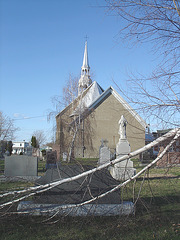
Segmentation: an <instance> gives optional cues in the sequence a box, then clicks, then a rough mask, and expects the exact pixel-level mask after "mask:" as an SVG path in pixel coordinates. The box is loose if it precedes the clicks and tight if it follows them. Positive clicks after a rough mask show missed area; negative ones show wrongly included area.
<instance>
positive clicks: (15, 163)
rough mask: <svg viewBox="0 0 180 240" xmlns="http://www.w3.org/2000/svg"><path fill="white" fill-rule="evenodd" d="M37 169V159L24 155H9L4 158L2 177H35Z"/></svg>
mask: <svg viewBox="0 0 180 240" xmlns="http://www.w3.org/2000/svg"><path fill="white" fill-rule="evenodd" d="M37 168H38V161H37V157H31V156H26V155H22V156H21V155H11V156H6V157H5V171H4V175H5V176H6V177H15V176H37Z"/></svg>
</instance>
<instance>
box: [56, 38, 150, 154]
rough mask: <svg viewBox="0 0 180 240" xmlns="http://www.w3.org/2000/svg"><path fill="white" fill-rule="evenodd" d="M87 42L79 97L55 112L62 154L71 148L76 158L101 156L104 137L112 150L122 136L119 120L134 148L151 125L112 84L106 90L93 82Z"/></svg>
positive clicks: (141, 144)
mask: <svg viewBox="0 0 180 240" xmlns="http://www.w3.org/2000/svg"><path fill="white" fill-rule="evenodd" d="M89 70H90V67H89V63H88V54H87V42H86V45H85V51H84V59H83V65H82V67H81V77H80V79H79V85H78V97H77V98H76V99H75V100H74V101H73V102H72V103H71V104H69V105H68V106H67V107H66V108H64V109H63V110H62V111H61V112H60V113H59V114H58V115H57V116H56V124H57V128H56V144H58V145H59V149H60V155H61V157H62V156H63V153H69V149H70V148H71V149H72V153H73V156H74V157H76V158H78V157H79V158H83V157H85V158H98V157H99V147H100V144H101V140H102V139H104V140H107V141H108V146H109V148H110V149H111V151H112V153H113V152H114V151H115V148H116V144H117V142H118V140H119V134H118V129H119V124H118V122H119V120H120V118H121V116H122V115H123V116H124V117H125V118H126V120H127V122H128V125H127V132H126V133H127V139H128V141H129V143H130V146H131V150H132V151H134V150H136V149H139V148H141V147H143V146H144V145H145V130H146V128H147V127H148V126H147V124H146V122H145V121H144V120H143V119H142V118H141V117H140V116H139V114H138V113H137V112H136V111H135V110H134V109H133V108H132V107H131V106H130V105H129V104H128V103H127V102H126V101H125V100H124V99H123V98H122V97H121V96H120V95H119V93H117V92H116V91H115V89H113V88H112V87H111V86H110V87H109V88H108V89H106V90H105V91H104V90H103V88H102V87H101V86H100V85H99V84H98V83H97V82H92V80H91V78H90V73H89Z"/></svg>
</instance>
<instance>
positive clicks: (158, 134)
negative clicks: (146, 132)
mask: <svg viewBox="0 0 180 240" xmlns="http://www.w3.org/2000/svg"><path fill="white" fill-rule="evenodd" d="M170 130H172V129H164V130H157V132H153V133H152V134H153V136H154V138H155V139H156V138H159V137H161V136H163V135H164V134H166V133H168V132H169V131H170ZM168 143H169V139H167V140H166V141H163V142H161V143H159V144H158V145H156V146H155V147H154V151H155V152H156V153H158V152H159V150H160V148H161V147H166V145H167V144H168ZM168 152H180V140H179V139H178V140H177V141H176V142H175V143H174V144H173V145H172V146H171V148H170V149H169V151H168Z"/></svg>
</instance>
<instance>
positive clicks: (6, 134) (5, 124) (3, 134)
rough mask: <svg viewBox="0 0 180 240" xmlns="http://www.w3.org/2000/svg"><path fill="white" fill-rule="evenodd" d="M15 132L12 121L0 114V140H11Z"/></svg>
mask: <svg viewBox="0 0 180 240" xmlns="http://www.w3.org/2000/svg"><path fill="white" fill-rule="evenodd" d="M17 130H18V128H16V127H15V126H14V122H13V120H12V119H10V118H9V117H8V116H6V115H4V114H3V113H2V112H0V140H3V141H5V140H13V139H14V133H15V132H16V131H17Z"/></svg>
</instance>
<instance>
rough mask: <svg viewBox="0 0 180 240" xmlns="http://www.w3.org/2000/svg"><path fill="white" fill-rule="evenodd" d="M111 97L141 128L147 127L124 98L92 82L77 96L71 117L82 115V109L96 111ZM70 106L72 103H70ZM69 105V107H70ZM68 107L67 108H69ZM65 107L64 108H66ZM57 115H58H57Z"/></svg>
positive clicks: (110, 89) (111, 89) (114, 91)
mask: <svg viewBox="0 0 180 240" xmlns="http://www.w3.org/2000/svg"><path fill="white" fill-rule="evenodd" d="M111 94H112V95H113V96H114V97H115V98H116V99H117V100H118V101H119V102H120V103H121V104H122V105H123V107H124V108H125V109H126V110H127V111H128V112H129V113H130V114H131V115H132V116H133V117H134V118H135V119H136V120H137V121H138V122H139V123H140V124H141V125H142V126H143V128H146V127H148V125H147V123H146V122H145V121H144V120H143V119H142V118H141V117H140V115H139V114H138V113H137V112H136V111H135V110H134V109H133V108H132V107H131V106H130V105H129V104H128V103H127V102H126V101H125V99H124V98H122V97H121V95H120V94H119V93H118V92H117V91H116V90H115V89H114V88H113V87H111V86H110V87H109V88H108V89H106V90H105V91H104V90H103V89H102V87H101V86H100V85H99V84H98V83H97V82H95V81H94V82H93V83H92V84H91V85H90V86H89V87H88V88H87V89H86V90H85V91H84V92H83V94H82V95H80V96H78V98H77V99H78V101H79V102H80V103H79V105H78V106H77V107H76V109H75V110H74V112H73V113H72V114H71V116H74V115H78V114H80V113H83V110H84V109H87V108H88V109H89V110H93V109H96V108H97V107H98V106H99V105H100V104H101V103H102V102H103V101H104V100H105V99H106V98H108V97H109V96H110V95H111ZM71 104H72V103H71ZM71 104H70V105H71ZM70 105H69V106H70ZM69 106H67V107H66V108H68V107H69ZM66 108H65V109H63V110H62V111H61V112H60V113H59V114H62V113H63V112H64V111H65V110H66ZM59 114H58V115H59ZM58 115H57V116H58Z"/></svg>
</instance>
